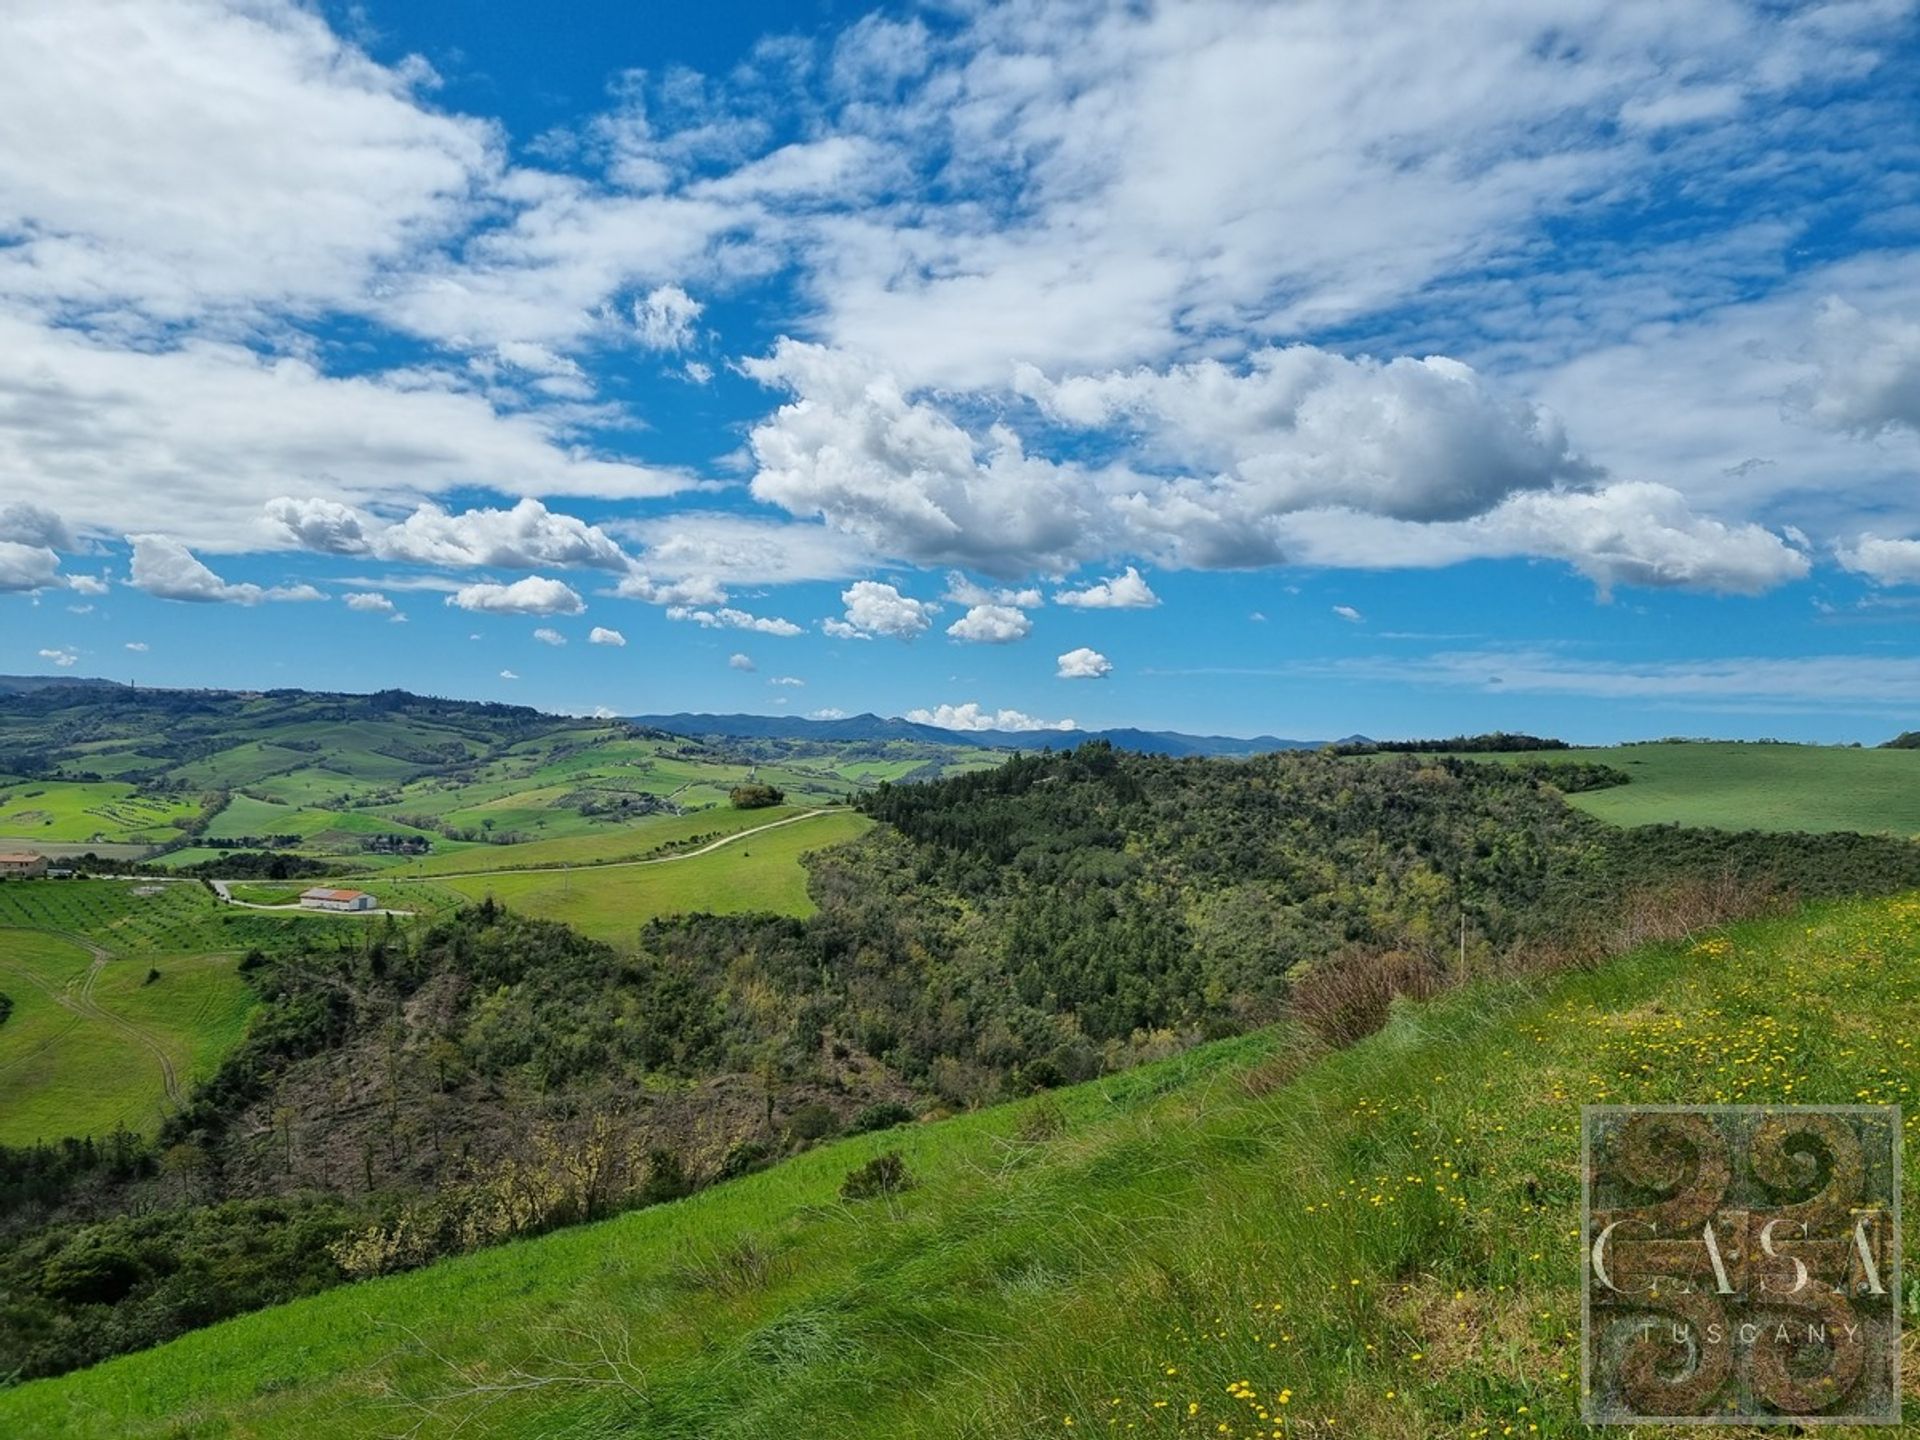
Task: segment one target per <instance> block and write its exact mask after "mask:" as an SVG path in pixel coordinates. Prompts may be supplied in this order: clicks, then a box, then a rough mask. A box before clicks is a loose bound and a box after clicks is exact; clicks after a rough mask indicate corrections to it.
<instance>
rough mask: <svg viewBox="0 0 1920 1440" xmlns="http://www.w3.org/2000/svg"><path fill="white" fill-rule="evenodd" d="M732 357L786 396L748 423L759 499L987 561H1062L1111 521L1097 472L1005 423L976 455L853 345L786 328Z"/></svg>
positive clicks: (1074, 557)
mask: <svg viewBox="0 0 1920 1440" xmlns="http://www.w3.org/2000/svg"><path fill="white" fill-rule="evenodd" d="M743 368H744V369H745V370H746V372H747V373H748V374H749V375H751V376H753V377H754V378H756V379H758V380H760V381H761V383H763V384H766V385H770V386H775V387H779V388H783V389H786V390H787V391H789V392H790V393H791V394H792V395H793V397H794V398H793V400H792V402H791V403H789V404H786V405H782V406H781V407H780V408H779V409H778V410H777V411H776V412H775V414H774V415H773V417H772V418H771V419H769V420H767V421H765V422H763V423H762V424H760V425H758V426H756V427H755V428H754V429H753V431H752V432H751V434H750V435H749V437H748V444H749V447H750V448H751V450H752V453H753V456H754V460H755V462H756V464H757V467H758V468H757V470H756V472H755V474H754V477H753V481H752V490H753V494H754V497H755V498H756V499H758V500H761V501H764V502H766V503H767V504H770V505H776V506H779V507H780V508H781V509H784V510H786V511H788V512H789V513H791V514H794V515H799V516H804V517H809V518H812V517H818V518H820V519H822V520H824V521H825V522H826V523H827V524H828V525H830V526H832V527H833V528H834V529H837V530H841V531H844V532H846V533H847V534H850V535H853V536H856V537H858V538H859V539H860V540H862V541H863V542H865V543H866V544H867V545H868V546H869V547H871V548H872V549H874V550H876V551H879V552H882V553H885V554H891V555H900V556H903V557H905V558H907V559H911V560H915V561H919V562H922V563H958V564H963V565H966V566H969V567H970V568H972V569H976V570H980V571H982V572H984V573H986V574H990V575H1015V574H1020V573H1023V572H1026V571H1030V570H1033V569H1036V568H1043V569H1056V570H1058V569H1070V568H1072V566H1073V565H1074V564H1076V563H1078V559H1079V557H1080V556H1081V555H1082V554H1083V553H1085V552H1086V551H1087V550H1088V549H1089V548H1092V549H1094V550H1095V551H1096V553H1097V552H1099V551H1100V550H1101V548H1102V547H1103V546H1104V544H1105V543H1106V539H1107V536H1108V535H1109V534H1110V532H1111V530H1112V514H1111V510H1110V507H1109V506H1108V505H1107V504H1106V503H1104V500H1103V499H1102V498H1101V497H1099V496H1098V495H1097V493H1090V492H1098V491H1099V489H1100V481H1099V477H1098V476H1096V475H1094V474H1092V473H1091V472H1082V471H1081V470H1080V469H1078V468H1077V467H1074V466H1070V465H1069V466H1057V465H1053V464H1050V463H1048V462H1046V461H1040V460H1029V459H1028V458H1027V456H1026V455H1025V453H1024V452H1023V450H1022V448H1021V443H1020V441H1019V439H1018V437H1017V436H1016V435H1014V433H1013V432H1012V431H1011V430H1007V429H1005V428H996V429H995V430H993V431H992V432H991V433H990V434H989V436H988V439H987V448H986V451H985V453H984V455H982V454H981V453H979V451H978V447H977V446H976V443H975V441H974V438H973V437H972V436H971V435H970V434H968V432H967V431H966V430H964V429H962V428H961V427H960V426H959V425H958V424H957V423H955V422H954V421H953V420H952V419H951V418H950V417H948V416H947V415H946V414H945V413H944V412H943V411H941V410H940V409H939V408H938V407H937V406H935V405H933V404H931V403H930V402H928V401H926V400H918V399H913V398H911V397H910V396H909V395H908V394H907V393H906V392H905V391H904V390H903V389H902V388H901V386H900V384H899V383H898V382H897V381H896V380H895V379H894V378H893V377H892V376H890V375H888V374H885V373H884V372H878V371H875V370H874V369H873V368H872V367H871V366H870V365H867V364H865V363H863V362H861V361H860V360H858V359H857V358H856V357H853V356H850V355H847V354H843V353H841V352H838V351H834V350H829V349H827V348H825V347H823V346H819V345H811V344H805V343H802V342H799V341H794V340H786V339H783V340H782V341H781V342H780V343H779V344H778V345H777V346H776V347H775V349H774V352H773V353H772V354H771V355H769V356H765V357H762V358H760V359H755V360H749V361H747V362H745V364H744V366H743ZM1114 489H1115V495H1116V496H1117V495H1118V494H1119V493H1120V487H1118V486H1117V485H1116V486H1115V487H1114Z"/></svg>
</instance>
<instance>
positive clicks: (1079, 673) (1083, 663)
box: [1054, 645, 1113, 680]
mask: <svg viewBox="0 0 1920 1440" xmlns="http://www.w3.org/2000/svg"><path fill="white" fill-rule="evenodd" d="M1057 663H1058V665H1059V667H1060V668H1059V669H1058V670H1056V671H1055V672H1054V674H1055V675H1056V676H1058V677H1059V678H1060V679H1062V680H1103V679H1105V678H1106V677H1107V676H1109V675H1111V674H1112V673H1113V662H1112V661H1111V660H1109V659H1107V657H1106V656H1104V655H1102V654H1101V653H1100V652H1099V651H1098V650H1094V649H1091V648H1090V647H1088V646H1085V645H1082V646H1081V647H1080V648H1079V649H1077V650H1069V651H1067V653H1066V654H1064V655H1062V656H1061V657H1060V658H1059V660H1058V662H1057Z"/></svg>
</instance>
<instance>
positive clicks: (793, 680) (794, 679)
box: [767, 675, 807, 687]
mask: <svg viewBox="0 0 1920 1440" xmlns="http://www.w3.org/2000/svg"><path fill="white" fill-rule="evenodd" d="M806 683H807V682H806V681H804V680H802V679H801V678H800V677H799V676H798V675H775V676H774V677H773V678H772V679H771V680H769V681H767V684H769V685H785V686H790V687H798V686H802V685H805V684H806Z"/></svg>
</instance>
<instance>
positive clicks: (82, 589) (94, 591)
mask: <svg viewBox="0 0 1920 1440" xmlns="http://www.w3.org/2000/svg"><path fill="white" fill-rule="evenodd" d="M67 588H68V589H69V590H71V591H73V592H74V593H75V594H77V595H104V594H106V593H107V591H108V590H110V589H112V588H113V587H112V584H111V582H109V581H108V579H107V577H106V576H104V575H69V576H68V577H67Z"/></svg>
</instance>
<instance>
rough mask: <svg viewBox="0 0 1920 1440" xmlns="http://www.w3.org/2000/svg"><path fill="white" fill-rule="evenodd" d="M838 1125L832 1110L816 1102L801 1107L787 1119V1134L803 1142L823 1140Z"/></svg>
mask: <svg viewBox="0 0 1920 1440" xmlns="http://www.w3.org/2000/svg"><path fill="white" fill-rule="evenodd" d="M839 1123H840V1122H839V1121H838V1120H836V1119H835V1118H834V1115H833V1111H832V1110H830V1109H829V1108H828V1107H827V1106H825V1105H821V1104H819V1103H817V1102H816V1103H814V1104H812V1105H802V1106H801V1107H800V1108H799V1109H798V1110H796V1111H794V1112H793V1114H791V1115H789V1116H788V1117H787V1133H788V1134H790V1135H791V1136H793V1138H794V1139H796V1140H799V1141H803V1142H807V1141H813V1140H824V1139H825V1138H826V1137H827V1136H829V1135H831V1134H833V1132H834V1131H835V1130H836V1129H837V1128H839Z"/></svg>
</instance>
